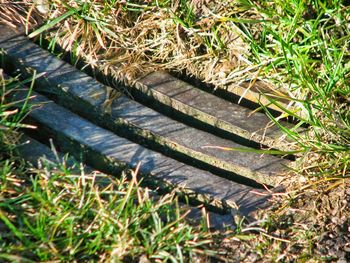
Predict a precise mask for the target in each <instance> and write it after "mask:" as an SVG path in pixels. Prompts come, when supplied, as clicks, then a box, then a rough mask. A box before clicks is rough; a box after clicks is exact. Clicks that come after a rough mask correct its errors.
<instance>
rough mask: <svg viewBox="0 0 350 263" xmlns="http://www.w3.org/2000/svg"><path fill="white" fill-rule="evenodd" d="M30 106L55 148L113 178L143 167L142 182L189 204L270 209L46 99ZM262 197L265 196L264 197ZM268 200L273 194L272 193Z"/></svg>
mask: <svg viewBox="0 0 350 263" xmlns="http://www.w3.org/2000/svg"><path fill="white" fill-rule="evenodd" d="M27 94H28V91H26V90H22V91H18V92H17V93H16V95H15V96H14V97H13V101H23V100H24V99H25V98H27ZM33 95H34V97H33V98H32V99H31V101H30V103H31V104H33V105H40V106H38V107H37V108H36V109H33V110H32V111H31V112H30V113H29V116H30V118H32V119H33V120H34V121H35V123H37V124H38V125H39V127H40V129H38V132H39V131H40V132H45V133H46V134H50V135H51V136H52V137H53V138H54V142H55V145H59V146H60V148H61V149H62V150H63V151H66V152H70V153H71V154H72V155H73V156H75V157H77V158H79V159H82V161H83V162H86V163H87V164H89V165H91V166H92V167H94V168H96V169H98V170H101V171H102V172H106V173H108V174H119V172H120V171H121V170H123V169H125V168H135V167H136V166H137V165H138V164H139V163H141V167H140V179H141V178H142V180H143V181H144V182H145V183H147V184H148V185H150V186H151V187H154V188H158V189H163V190H164V191H168V190H167V189H175V190H176V191H177V192H178V193H179V194H181V195H186V196H187V197H188V198H189V199H192V200H196V201H197V202H201V203H204V204H206V205H209V206H212V207H216V208H217V209H220V210H224V211H226V210H227V209H235V210H237V209H239V211H240V213H242V214H245V215H249V214H251V213H252V212H253V211H256V209H257V208H259V207H263V206H266V205H267V204H268V203H267V200H268V197H269V196H268V195H261V193H262V192H265V191H263V190H258V189H254V188H252V187H249V186H246V185H242V184H238V183H236V182H233V181H230V180H227V179H224V178H221V177H218V176H216V175H213V174H211V173H209V172H207V171H204V170H200V169H197V168H194V167H191V166H188V165H185V164H183V163H181V162H178V161H176V160H173V159H171V158H168V157H166V156H164V155H162V154H160V153H156V152H154V151H151V150H149V149H146V148H144V147H142V146H140V145H138V144H135V143H133V142H131V141H129V140H127V139H125V138H121V137H119V136H117V135H115V134H113V133H112V132H110V131H107V130H105V129H102V128H100V127H98V126H96V125H94V124H92V123H90V122H89V121H87V120H85V119H83V118H81V117H79V116H77V115H75V114H74V113H71V112H70V111H68V110H67V109H65V108H63V107H61V106H59V105H57V104H55V103H54V102H52V101H50V100H49V99H47V98H45V97H44V96H42V95H39V94H37V93H33ZM259 192H260V194H259ZM267 194H268V193H267Z"/></svg>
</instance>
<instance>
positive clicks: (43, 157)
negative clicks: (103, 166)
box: [16, 134, 234, 229]
mask: <svg viewBox="0 0 350 263" xmlns="http://www.w3.org/2000/svg"><path fill="white" fill-rule="evenodd" d="M16 149H17V151H16V152H17V154H18V155H19V156H21V157H22V158H24V159H25V160H26V161H27V162H29V163H30V164H31V165H33V166H34V167H36V168H42V167H43V165H45V167H57V166H58V165H61V163H62V161H63V160H64V162H65V165H66V166H67V167H69V169H70V171H72V172H73V173H75V172H76V173H77V174H80V173H81V167H80V166H81V165H82V164H80V163H78V162H77V161H76V160H75V159H74V158H72V157H71V156H69V157H68V158H66V157H65V155H63V153H61V152H57V151H55V152H54V151H53V150H52V149H50V148H49V147H48V146H46V145H44V144H42V143H40V142H38V141H37V140H35V139H33V138H31V137H29V136H27V135H25V134H22V135H21V140H20V144H19V145H18V146H17V147H16ZM83 169H84V175H85V176H96V175H97V176H96V179H95V183H96V184H102V185H103V186H107V185H108V184H109V183H110V180H109V179H108V175H106V174H103V173H101V172H99V171H97V170H94V169H92V168H91V167H89V166H87V165H83ZM152 197H156V198H158V195H156V193H152ZM180 207H181V208H182V209H183V210H186V211H187V210H190V213H189V214H188V215H187V219H189V220H191V222H192V221H194V222H195V223H199V222H200V220H201V218H202V213H201V210H200V209H199V208H197V207H193V206H189V205H185V204H184V203H180ZM207 214H208V220H209V222H210V227H211V228H214V229H223V228H226V227H234V225H233V224H234V221H233V218H232V215H231V214H217V213H215V212H212V211H207Z"/></svg>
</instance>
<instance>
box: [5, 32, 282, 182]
mask: <svg viewBox="0 0 350 263" xmlns="http://www.w3.org/2000/svg"><path fill="white" fill-rule="evenodd" d="M0 39H2V38H0ZM6 39H7V40H6V41H5V40H2V41H0V48H2V49H4V50H5V51H6V52H7V55H6V56H7V57H9V58H10V61H9V62H12V63H13V64H14V66H15V67H18V68H21V69H22V73H24V74H26V73H27V74H28V73H29V74H31V72H32V71H33V70H36V71H37V72H47V74H46V77H45V78H40V79H38V80H37V81H36V83H37V84H38V86H39V89H40V90H41V91H43V92H46V93H49V94H51V95H52V94H54V97H56V99H57V101H58V102H59V103H60V104H63V105H64V106H66V107H68V108H70V109H71V110H73V111H76V112H78V113H79V114H80V115H82V116H84V117H85V118H88V119H90V120H93V121H94V122H97V123H98V124H99V125H100V126H104V127H107V128H108V129H110V130H112V131H114V132H116V133H118V134H119V135H122V136H124V137H128V138H129V139H132V138H134V139H135V138H136V139H137V140H138V141H140V140H146V142H145V144H146V145H148V146H152V144H153V145H156V144H159V145H161V146H166V148H165V149H163V151H169V150H173V151H178V152H180V153H182V154H184V155H186V156H188V157H191V158H194V159H197V160H199V161H201V162H204V163H207V164H209V165H212V166H215V167H218V168H220V169H223V170H226V171H229V172H232V173H235V174H238V175H241V176H244V177H247V178H250V179H253V180H255V181H257V182H260V183H264V184H269V185H277V184H278V182H279V181H280V180H281V176H280V175H281V174H282V173H283V172H284V167H283V165H287V164H288V162H287V161H286V160H281V159H279V158H276V157H274V156H269V155H264V156H261V155H259V154H254V153H243V152H237V151H221V150H218V149H211V148H204V147H203V146H206V145H216V146H225V147H231V148H241V147H242V146H241V145H239V144H237V143H234V142H232V141H230V140H225V139H222V138H219V137H217V136H214V135H212V134H209V133H207V132H204V131H201V130H198V129H195V128H192V127H188V126H186V125H184V124H182V123H180V122H176V121H174V120H172V119H170V118H168V117H166V116H163V115H162V114H160V113H158V112H156V111H154V110H152V109H150V108H147V107H145V106H143V105H141V104H139V103H137V102H135V101H132V100H130V99H129V98H127V97H126V96H124V95H121V94H120V95H119V97H117V98H114V100H113V101H112V102H111V104H110V105H109V108H108V109H106V107H105V102H106V100H108V94H109V93H110V91H111V89H110V88H109V87H106V86H104V85H102V84H100V83H98V82H96V81H95V80H94V79H92V78H91V77H89V76H87V75H86V74H85V73H83V72H80V71H78V70H76V69H75V68H73V67H72V66H70V65H68V64H67V63H64V62H63V61H61V60H58V59H57V58H55V57H54V56H52V55H51V54H49V53H48V52H45V51H43V50H42V49H40V48H39V47H38V46H36V45H35V44H33V43H31V42H30V41H28V40H27V39H26V38H25V37H23V36H16V37H12V38H6ZM189 92H191V91H190V90H189ZM214 98H216V97H214ZM214 102H215V99H214ZM188 103H189V104H191V103H192V101H191V100H189V101H188ZM194 103H196V100H194ZM198 103H199V102H198ZM208 107H210V105H208ZM208 109H209V108H208ZM231 110H232V112H233V113H237V111H238V109H236V108H232V109H231V108H228V109H226V111H231ZM223 111H224V109H222V110H221V112H223ZM219 112H220V111H219ZM247 113H248V112H247V110H245V111H244V112H243V114H247ZM237 114H241V113H239V112H238V113H237ZM253 121H254V120H253ZM247 125H249V124H247ZM261 125H262V124H261ZM252 129H253V128H252ZM167 149H168V150H167ZM232 178H233V179H235V176H234V175H232Z"/></svg>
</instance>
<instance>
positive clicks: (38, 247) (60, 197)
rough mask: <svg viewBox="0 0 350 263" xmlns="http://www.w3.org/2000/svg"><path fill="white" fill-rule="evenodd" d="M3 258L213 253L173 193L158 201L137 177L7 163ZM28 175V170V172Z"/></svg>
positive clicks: (1, 218)
mask: <svg viewBox="0 0 350 263" xmlns="http://www.w3.org/2000/svg"><path fill="white" fill-rule="evenodd" d="M0 167H1V169H0V170H1V175H0V180H1V190H0V222H1V224H0V226H1V228H2V235H1V238H0V250H1V253H0V258H2V259H8V258H11V257H14V256H16V257H18V258H28V259H31V260H33V261H51V260H63V261H71V260H77V261H86V260H98V261H111V260H112V261H125V260H137V259H140V258H143V259H144V260H145V259H148V260H152V261H153V260H154V261H171V262H184V261H188V260H195V259H196V258H202V257H204V258H205V256H208V255H213V254H214V252H213V251H211V250H209V249H208V247H209V243H210V240H211V238H210V235H209V234H208V233H205V232H204V231H203V232H201V231H200V230H199V229H198V228H196V227H192V226H190V225H189V224H188V223H187V222H185V220H184V218H185V216H186V213H183V211H180V208H179V205H178V203H177V199H176V198H175V196H174V194H168V195H164V196H162V197H159V198H158V199H157V200H154V198H153V195H154V194H152V193H151V192H150V191H149V190H147V189H142V188H141V187H140V186H139V183H138V182H137V181H136V179H135V178H136V172H133V177H132V178H133V179H132V180H131V181H130V180H128V179H127V177H126V176H125V175H123V176H122V177H121V178H120V179H112V178H111V177H109V176H106V175H102V174H98V173H94V174H84V172H83V170H82V172H81V173H80V174H77V173H74V172H72V170H71V168H69V167H66V166H65V164H64V163H62V164H60V165H58V166H57V167H56V169H44V170H28V168H27V167H26V166H25V165H24V164H23V163H20V164H18V163H14V162H12V161H9V160H2V161H1V162H0ZM28 172H29V174H28Z"/></svg>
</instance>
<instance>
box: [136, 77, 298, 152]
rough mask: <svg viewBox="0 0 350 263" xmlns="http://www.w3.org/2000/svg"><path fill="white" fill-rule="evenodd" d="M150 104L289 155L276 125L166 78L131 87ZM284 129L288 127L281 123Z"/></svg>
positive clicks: (225, 101)
mask: <svg viewBox="0 0 350 263" xmlns="http://www.w3.org/2000/svg"><path fill="white" fill-rule="evenodd" d="M134 86H135V87H136V88H137V89H138V90H140V91H141V92H142V94H146V95H147V96H148V98H149V99H150V100H156V101H159V102H160V103H162V104H164V105H167V106H170V107H171V108H172V109H174V110H176V111H179V112H181V113H184V114H186V115H188V116H191V117H193V118H195V119H198V120H199V121H202V122H204V123H207V124H210V125H212V126H214V127H216V128H219V129H222V130H224V131H227V132H229V133H232V134H235V135H238V136H240V137H242V138H245V139H247V140H252V141H255V142H257V143H261V144H263V145H266V146H268V147H272V148H275V149H280V150H285V151H289V150H291V149H290V148H291V146H290V145H288V143H287V141H286V140H285V136H283V133H282V132H281V130H280V129H279V127H277V126H276V125H272V121H271V120H270V119H269V118H268V117H267V116H266V115H265V114H263V113H260V112H255V113H252V110H250V109H248V108H245V107H242V106H240V105H238V104H234V103H232V102H230V101H227V100H224V99H222V98H220V97H217V96H215V95H213V94H211V93H208V92H205V91H203V90H200V89H198V88H196V87H194V86H192V85H190V84H188V83H187V82H184V81H181V80H179V79H177V78H175V77H173V76H171V75H170V74H168V73H166V72H163V71H157V72H153V73H151V74H149V75H147V76H146V77H144V78H143V79H141V80H139V81H137V82H136V83H135V85H134ZM282 124H283V125H284V126H287V127H292V125H290V124H288V123H286V122H282Z"/></svg>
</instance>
